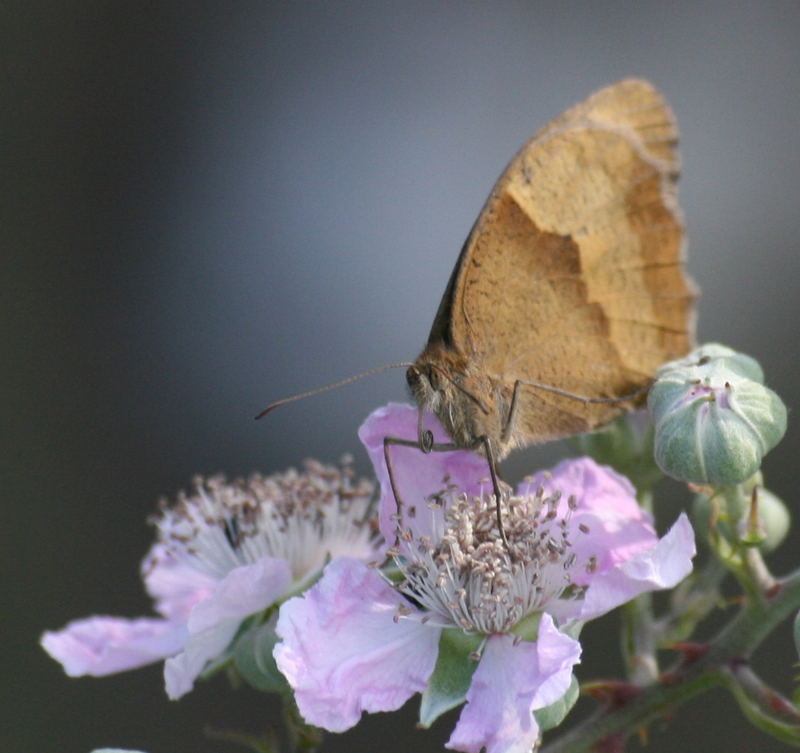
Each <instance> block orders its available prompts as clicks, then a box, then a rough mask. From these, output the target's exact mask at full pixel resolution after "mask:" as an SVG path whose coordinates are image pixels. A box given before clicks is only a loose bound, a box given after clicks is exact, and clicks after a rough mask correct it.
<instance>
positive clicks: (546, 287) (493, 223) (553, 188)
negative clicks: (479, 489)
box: [429, 79, 696, 444]
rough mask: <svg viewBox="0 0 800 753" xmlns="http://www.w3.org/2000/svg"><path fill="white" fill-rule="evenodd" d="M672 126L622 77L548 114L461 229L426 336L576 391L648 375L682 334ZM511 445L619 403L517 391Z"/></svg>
mask: <svg viewBox="0 0 800 753" xmlns="http://www.w3.org/2000/svg"><path fill="white" fill-rule="evenodd" d="M676 145H677V129H676V125H675V120H674V117H673V115H672V113H671V111H670V109H669V107H668V105H667V104H666V102H665V101H664V100H663V98H662V97H661V96H660V95H659V94H658V92H657V91H656V90H655V89H654V88H653V87H652V86H651V85H650V84H648V83H647V82H644V81H640V80H636V79H629V80H625V81H621V82H619V83H617V84H615V85H613V86H610V87H608V88H606V89H603V90H601V91H599V92H597V93H596V94H594V95H593V96H591V97H590V98H589V99H588V100H586V101H585V102H583V103H581V104H579V105H576V106H575V107H573V108H571V109H570V110H568V111H567V112H566V113H564V114H563V115H562V116H560V117H559V118H557V119H556V120H554V121H552V122H551V123H550V124H549V125H547V126H546V127H545V128H544V129H542V130H541V131H540V132H539V133H537V134H536V136H534V137H533V139H531V141H529V142H528V143H527V144H526V145H525V146H524V147H523V148H522V149H521V150H520V151H519V152H518V154H517V155H516V156H515V157H514V159H513V160H512V161H511V163H510V164H509V166H508V167H507V168H506V171H505V172H504V173H503V175H502V176H501V177H500V179H499V181H498V182H497V184H496V185H495V187H494V189H493V191H492V193H491V195H490V196H489V198H488V200H487V202H486V205H485V206H484V209H483V211H482V212H481V215H480V217H479V218H478V220H477V222H476V223H475V226H474V227H473V229H472V232H471V233H470V235H469V237H468V239H467V241H466V243H465V245H464V249H463V250H462V252H461V256H460V258H459V262H458V264H457V266H456V269H455V270H454V272H453V276H452V277H451V280H450V283H449V285H448V289H447V291H446V292H445V296H444V298H443V300H442V303H441V305H440V307H439V312H438V314H437V317H436V320H435V321H434V325H433V328H432V330H431V335H430V339H429V346H430V345H434V344H436V343H444V344H446V345H447V346H449V347H450V348H453V349H454V350H455V351H457V352H458V353H460V354H461V355H463V356H464V357H465V359H466V361H467V362H468V363H470V364H471V365H472V366H473V367H474V369H475V370H477V371H480V372H481V373H485V374H487V375H488V376H490V377H492V378H493V379H494V380H496V381H498V382H500V383H502V384H504V385H513V384H514V382H515V381H516V380H517V379H520V380H523V381H533V382H538V383H541V384H545V385H549V386H552V387H557V388H559V389H562V390H567V391H569V392H572V393H575V394H578V395H583V396H587V397H618V396H622V395H626V394H630V393H632V392H634V391H635V390H637V389H638V388H640V387H642V386H644V385H646V384H647V382H648V380H649V379H650V378H651V377H652V375H653V373H654V371H655V370H656V368H657V367H658V366H659V365H661V364H662V363H663V362H665V361H667V360H669V359H672V358H675V357H677V356H680V355H683V354H684V353H685V352H686V351H687V350H688V349H689V348H690V346H691V343H692V338H693V332H692V330H693V302H694V298H695V297H696V292H695V290H694V287H693V285H692V283H691V281H690V280H689V279H688V278H687V277H686V276H685V274H684V271H683V260H684V252H683V228H682V225H681V219H680V212H679V209H678V206H677V203H676V200H675V181H676V179H677V174H678V167H679V166H678V155H677V146H676ZM520 400H521V403H520V406H519V410H518V412H517V417H516V421H515V426H514V429H515V434H516V437H515V441H514V444H517V443H519V444H526V443H529V442H536V441H544V440H547V439H552V438H556V437H560V436H565V435H568V434H573V433H576V432H579V431H585V430H588V429H592V428H595V427H598V426H601V425H603V424H605V423H607V422H608V421H610V420H611V419H613V417H614V416H615V415H617V414H619V413H620V412H621V411H623V410H625V409H626V406H624V405H622V404H620V403H611V404H601V403H582V402H580V401H578V400H575V399H572V398H567V397H562V396H558V395H555V394H553V393H552V392H547V391H546V390H541V389H535V388H524V389H523V390H522V392H521V394H520Z"/></svg>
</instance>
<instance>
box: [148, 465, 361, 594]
mask: <svg viewBox="0 0 800 753" xmlns="http://www.w3.org/2000/svg"><path fill="white" fill-rule="evenodd" d="M373 489H374V487H373V484H372V483H371V482H369V481H367V480H366V479H354V473H353V470H352V468H351V467H350V459H349V458H345V459H344V460H343V461H342V464H341V467H339V468H337V467H334V466H328V465H323V464H322V463H319V462H316V461H313V460H308V461H306V463H305V466H304V470H303V471H297V470H295V469H290V470H288V471H286V472H285V473H276V474H273V475H270V476H262V475H260V474H254V475H252V476H250V477H249V478H247V479H237V480H235V481H232V482H229V481H226V480H225V478H224V477H222V476H214V477H211V478H208V479H204V478H200V477H198V478H196V479H195V480H194V493H193V494H186V493H183V492H181V493H180V494H179V495H178V498H177V501H176V503H175V504H174V505H169V504H167V503H166V501H162V502H161V505H160V511H159V514H158V515H157V516H156V517H154V519H153V521H152V522H153V523H154V524H155V526H156V528H157V529H158V542H157V546H156V547H155V548H154V556H156V557H158V556H164V555H166V556H168V557H170V558H173V559H176V560H179V561H182V562H184V563H186V564H188V565H189V566H190V567H192V568H193V569H194V570H197V571H199V572H202V573H204V574H206V575H209V576H211V577H213V578H220V577H223V576H224V575H226V574H227V573H228V572H230V571H231V570H232V569H233V568H235V567H239V566H241V565H245V564H250V563H253V562H256V561H258V560H259V559H261V558H262V557H265V556H268V557H280V558H283V559H286V560H288V562H289V566H290V568H291V570H292V574H293V577H294V578H300V577H302V576H304V575H306V574H308V573H309V572H312V571H314V570H316V569H317V568H319V567H320V566H322V565H323V564H324V562H325V560H326V559H327V558H328V557H334V556H336V555H338V554H350V555H353V556H362V555H363V556H369V554H370V552H371V551H372V549H373V546H374V544H373V542H372V539H373V534H372V530H371V528H370V526H369V524H368V518H369V515H370V512H371V505H372V495H373ZM162 552H163V555H162V554H161V553H162Z"/></svg>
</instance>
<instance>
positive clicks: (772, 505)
mask: <svg viewBox="0 0 800 753" xmlns="http://www.w3.org/2000/svg"><path fill="white" fill-rule="evenodd" d="M756 500H757V501H756V510H757V513H758V519H759V522H760V523H761V527H762V529H763V531H764V536H765V538H764V540H763V541H762V542H761V549H762V550H763V551H765V552H773V551H775V550H776V549H777V548H778V547H779V546H780V545H781V544H782V543H783V540H784V539H785V538H786V534H787V533H789V526H790V525H791V522H792V521H791V516H790V515H789V509H788V508H787V507H786V504H785V503H784V501H783V500H782V499H781V498H780V497H778V496H777V495H776V494H773V493H772V492H771V491H770V490H769V489H763V488H759V490H758V496H757V497H756Z"/></svg>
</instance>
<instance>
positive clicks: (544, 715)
mask: <svg viewBox="0 0 800 753" xmlns="http://www.w3.org/2000/svg"><path fill="white" fill-rule="evenodd" d="M580 690H581V689H580V685H579V684H578V681H577V679H575V675H572V682H570V684H569V687H568V688H567V692H566V693H564V695H563V696H561V698H560V699H559V700H557V701H556V702H555V703H551V704H550V705H549V706H546V707H545V708H543V709H537V710H536V711H534V712H533V715H534V717H535V718H536V722H537V724H538V725H539V728H540V729H541V730H542V732H546V731H547V730H549V729H553V727H558V725H559V724H561V722H563V721H564V719H565V717H566V716H567V714H568V713H569V712H570V710H571V709H572V707H573V706H574V705H575V703H576V702H577V700H578V696H579V695H580Z"/></svg>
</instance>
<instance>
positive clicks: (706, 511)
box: [692, 473, 791, 552]
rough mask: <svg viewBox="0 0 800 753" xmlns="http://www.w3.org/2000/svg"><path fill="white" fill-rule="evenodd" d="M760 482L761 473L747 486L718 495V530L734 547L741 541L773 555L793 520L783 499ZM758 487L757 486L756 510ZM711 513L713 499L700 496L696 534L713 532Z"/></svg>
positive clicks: (695, 512)
mask: <svg viewBox="0 0 800 753" xmlns="http://www.w3.org/2000/svg"><path fill="white" fill-rule="evenodd" d="M760 483H761V474H760V473H758V474H756V475H755V476H754V477H753V478H752V479H748V481H747V482H745V483H744V484H741V485H738V486H733V487H728V489H726V490H725V493H724V494H718V495H716V515H715V521H714V530H715V531H716V533H718V534H719V535H721V536H722V537H723V538H724V539H725V540H726V541H728V542H730V543H731V544H735V543H737V542H740V543H742V544H744V545H746V546H758V547H759V548H760V549H761V551H763V552H772V551H775V549H777V548H778V547H779V546H780V545H781V544H782V543H783V540H784V539H785V538H786V534H787V533H788V532H789V526H790V524H791V518H790V515H789V510H788V508H787V507H786V504H785V503H784V502H783V500H782V499H781V498H780V497H778V496H777V495H775V494H773V493H772V492H771V491H769V489H765V488H764V487H763V486H760ZM754 487H757V488H756V493H755V507H753V499H754V497H753V489H754ZM711 512H712V502H711V500H710V499H709V498H708V496H706V495H705V494H698V495H697V496H696V497H695V499H694V505H693V507H692V525H693V526H694V529H695V531H697V532H698V533H703V534H708V533H709V532H710V526H711Z"/></svg>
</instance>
